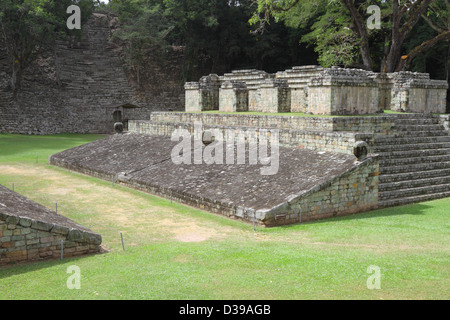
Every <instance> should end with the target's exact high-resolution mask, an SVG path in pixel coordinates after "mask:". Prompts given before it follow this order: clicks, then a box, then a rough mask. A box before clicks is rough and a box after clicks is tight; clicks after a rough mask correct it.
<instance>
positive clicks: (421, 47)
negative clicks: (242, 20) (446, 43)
mask: <svg viewBox="0 0 450 320" xmlns="http://www.w3.org/2000/svg"><path fill="white" fill-rule="evenodd" d="M448 39H450V31H446V32H443V33H441V34H439V35H437V36H436V37H434V38H433V39H431V40H428V41H425V42H423V43H422V44H420V45H419V46H417V47H415V48H414V49H413V50H411V52H410V53H409V54H408V58H406V59H405V60H402V61H400V63H399V64H398V66H397V69H396V71H400V70H401V69H402V68H403V67H406V68H408V67H409V65H410V63H411V62H412V60H413V59H414V58H415V57H417V56H418V55H419V54H421V53H422V52H424V51H426V50H428V49H430V48H431V47H433V46H434V45H435V44H437V43H438V42H440V41H443V40H448ZM446 67H447V66H446ZM447 68H448V67H447Z"/></svg>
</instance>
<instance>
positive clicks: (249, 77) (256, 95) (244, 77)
mask: <svg viewBox="0 0 450 320" xmlns="http://www.w3.org/2000/svg"><path fill="white" fill-rule="evenodd" d="M273 77H274V76H273V75H271V74H268V73H267V72H265V71H261V70H256V69H251V70H235V71H232V72H231V73H226V74H225V75H224V76H223V77H222V80H223V81H242V82H245V85H246V86H247V89H248V110H249V111H257V108H258V105H259V104H260V100H261V98H260V91H259V88H260V86H261V83H263V82H264V80H266V79H269V78H273Z"/></svg>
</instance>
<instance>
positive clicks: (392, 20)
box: [252, 0, 450, 72]
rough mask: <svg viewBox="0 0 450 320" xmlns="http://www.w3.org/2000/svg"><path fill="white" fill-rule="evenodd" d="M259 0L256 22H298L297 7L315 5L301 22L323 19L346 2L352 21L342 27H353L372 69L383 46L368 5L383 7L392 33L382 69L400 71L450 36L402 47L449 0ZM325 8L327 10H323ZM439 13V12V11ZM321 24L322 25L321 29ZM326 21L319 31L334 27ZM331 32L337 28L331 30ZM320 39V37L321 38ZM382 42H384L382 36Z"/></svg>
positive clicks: (328, 44)
mask: <svg viewBox="0 0 450 320" xmlns="http://www.w3.org/2000/svg"><path fill="white" fill-rule="evenodd" d="M255 1H257V4H258V8H257V11H256V13H255V15H254V17H253V18H252V22H253V23H260V24H261V25H264V24H265V23H266V22H267V19H268V17H269V16H270V15H272V16H275V17H276V18H277V19H282V20H286V21H295V19H294V18H292V17H291V14H293V15H295V14H296V13H298V10H296V8H300V7H303V8H305V7H311V8H318V10H310V11H308V10H303V11H304V13H302V15H301V19H298V20H297V21H305V20H308V19H316V20H318V21H319V20H320V18H321V17H323V15H325V14H327V10H329V9H330V8H331V6H336V5H338V4H337V2H339V3H340V5H342V6H343V7H344V8H345V10H346V12H347V15H348V16H349V20H348V21H347V25H345V23H342V24H341V26H340V27H341V29H344V30H345V28H348V29H350V30H352V32H353V34H354V36H355V37H356V40H357V46H355V47H358V49H359V56H360V59H361V61H362V65H363V67H364V68H366V69H369V70H374V66H375V63H374V61H373V56H374V54H373V50H374V48H375V49H376V50H378V49H379V48H380V46H379V45H373V40H374V36H377V35H378V36H379V31H376V30H375V31H372V30H369V29H368V27H367V23H366V21H367V20H366V19H367V17H368V15H367V8H368V6H369V5H371V4H376V5H378V6H379V7H380V8H382V10H383V20H384V23H385V24H386V25H387V27H385V28H384V32H386V30H390V32H389V33H390V34H389V35H386V40H385V41H384V46H383V47H384V49H385V50H383V52H384V53H385V54H384V57H383V59H382V63H379V64H380V65H381V71H382V72H394V71H399V70H401V69H402V68H404V67H405V61H404V60H407V59H408V57H410V59H412V58H413V57H414V56H415V55H416V52H423V51H424V50H427V49H429V48H430V47H432V46H433V45H435V44H436V43H437V42H439V41H444V40H448V39H450V34H449V33H448V32H447V31H446V30H441V31H440V32H439V35H438V36H436V37H435V38H434V39H431V40H427V41H425V42H424V43H423V44H421V45H419V46H418V47H417V48H414V49H413V50H412V51H411V52H409V53H407V54H405V52H403V51H402V50H404V48H405V46H404V45H405V40H406V39H407V37H408V35H409V34H410V32H411V30H413V28H414V26H415V25H416V24H417V23H418V22H419V21H420V20H421V18H423V17H424V16H425V15H426V14H427V12H429V11H428V10H430V8H433V5H435V4H436V3H437V2H442V1H445V3H446V4H447V5H448V0H398V1H397V0H396V1H392V2H391V4H390V3H389V2H387V1H383V0H304V1H300V0H255ZM323 8H325V9H323ZM446 10H447V11H445V10H440V11H439V12H441V13H442V15H444V12H448V6H447V9H446ZM435 12H437V11H435ZM317 27H320V29H319V28H317ZM326 27H327V25H326V24H320V25H316V29H317V30H319V32H318V33H320V34H326V33H330V29H327V28H326ZM331 33H333V30H332V29H331ZM317 39H319V40H320V37H317ZM378 41H380V40H379V39H378ZM318 45H319V48H324V49H322V50H321V49H319V50H321V51H320V52H322V54H321V55H322V56H323V52H328V51H326V50H325V49H326V48H330V47H331V48H333V47H334V46H337V45H338V44H335V43H333V42H325V43H320V41H319V42H318Z"/></svg>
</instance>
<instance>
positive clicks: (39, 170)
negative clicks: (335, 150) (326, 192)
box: [0, 135, 450, 300]
mask: <svg viewBox="0 0 450 320" xmlns="http://www.w3.org/2000/svg"><path fill="white" fill-rule="evenodd" d="M99 138H101V136H96V135H88V136H84V135H60V136H44V137H30V136H18V135H0V184H2V185H4V186H7V187H11V186H12V184H13V183H14V185H15V190H16V191H17V192H19V193H20V194H23V195H25V196H27V197H28V198H30V199H32V200H34V201H36V202H38V203H41V204H43V205H45V206H47V207H49V208H52V209H53V208H54V204H55V203H56V202H57V203H58V212H59V213H60V214H62V215H65V216H67V217H68V218H70V219H72V220H75V221H76V222H78V223H80V224H82V225H84V226H86V227H88V228H90V229H92V230H93V231H95V232H98V233H100V234H101V235H102V236H103V246H104V247H105V249H107V250H108V252H107V253H105V254H100V255H95V256H88V257H82V258H76V259H66V260H63V261H48V262H42V263H35V264H31V265H16V266H10V267H7V268H1V269H0V288H1V289H0V299H42V300H47V299H48V300H50V299H52V300H53V299H57V300H58V299H65V300H68V299H168V300H173V299H199V300H216V299H220V300H222V299H223V300H228V299H239V300H240V299H246V300H278V299H284V300H299V299H374V300H378V299H449V298H450V292H449V288H450V269H449V260H450V259H449V258H450V251H449V249H450V228H449V217H450V199H443V200H438V201H432V202H427V203H422V204H416V205H409V206H405V207H400V208H390V209H384V210H378V211H373V212H369V213H366V214H360V215H355V216H351V217H345V218H336V219H329V220H325V221H320V222H315V223H309V224H303V225H295V226H289V227H280V228H273V229H262V228H257V230H256V232H253V229H252V226H251V225H248V224H244V223H240V222H236V221H231V220H228V219H226V218H223V217H221V216H218V215H214V214H211V213H208V212H204V211H201V210H198V209H194V208H191V207H187V206H184V205H181V204H177V203H171V202H170V201H169V200H166V199H161V198H158V197H155V196H152V195H149V194H145V193H141V192H138V191H135V190H131V189H127V188H124V187H120V186H117V185H114V186H113V185H112V184H111V183H110V182H106V181H102V180H98V179H95V178H91V177H87V176H83V175H80V174H76V173H72V172H68V171H65V170H62V169H59V168H55V167H52V166H50V165H49V164H48V161H47V159H48V156H49V155H51V154H54V153H56V152H58V151H62V150H64V149H67V148H70V147H74V146H76V145H80V144H84V143H87V142H89V141H92V140H95V139H99ZM36 156H37V158H38V161H37V163H36ZM120 232H122V233H123V236H124V240H125V251H123V250H122V245H121V240H120ZM73 265H75V266H78V267H79V268H80V271H81V289H79V290H69V289H68V288H67V280H68V278H69V276H70V274H68V273H67V269H68V267H70V266H73ZM369 266H377V267H379V268H380V271H381V289H379V290H370V289H368V287H367V280H368V278H369V277H370V276H371V275H372V274H371V273H368V267H369Z"/></svg>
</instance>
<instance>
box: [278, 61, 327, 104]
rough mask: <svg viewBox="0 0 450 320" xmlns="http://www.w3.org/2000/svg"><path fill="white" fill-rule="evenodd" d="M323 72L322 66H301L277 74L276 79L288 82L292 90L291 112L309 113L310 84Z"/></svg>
mask: <svg viewBox="0 0 450 320" xmlns="http://www.w3.org/2000/svg"><path fill="white" fill-rule="evenodd" d="M323 70H324V68H322V67H320V66H300V67H293V68H292V69H289V70H285V71H280V72H277V74H276V76H275V78H276V79H280V80H286V81H287V83H288V86H289V88H290V89H291V107H290V109H291V112H307V109H308V90H307V87H308V82H309V80H311V78H313V77H317V76H319V74H320V73H321V72H322V71H323Z"/></svg>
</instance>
